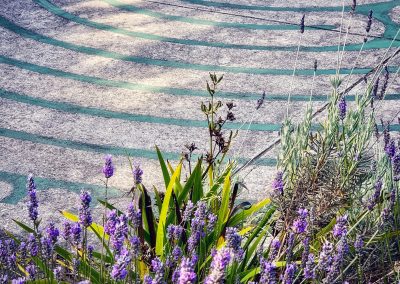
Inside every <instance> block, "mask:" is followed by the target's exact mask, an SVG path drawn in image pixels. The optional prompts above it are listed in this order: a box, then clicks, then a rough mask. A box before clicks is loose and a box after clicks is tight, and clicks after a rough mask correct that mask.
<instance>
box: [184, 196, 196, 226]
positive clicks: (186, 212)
mask: <svg viewBox="0 0 400 284" xmlns="http://www.w3.org/2000/svg"><path fill="white" fill-rule="evenodd" d="M193 210H194V204H193V202H192V201H191V200H189V201H188V202H187V203H186V207H185V210H184V211H183V214H182V220H183V221H185V222H187V221H189V220H190V218H191V217H192V214H193Z"/></svg>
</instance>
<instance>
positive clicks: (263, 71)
mask: <svg viewBox="0 0 400 284" xmlns="http://www.w3.org/2000/svg"><path fill="white" fill-rule="evenodd" d="M0 26H2V27H4V28H6V29H8V30H10V31H12V32H14V33H16V34H18V35H20V36H22V37H25V38H30V39H33V40H35V41H39V42H42V43H45V44H49V45H52V46H58V47H62V48H65V49H68V50H72V51H75V52H79V53H84V54H88V55H96V56H101V57H105V58H111V59H115V60H122V61H127V62H134V63H138V64H146V65H155V66H162V67H169V68H176V69H185V70H199V71H207V72H229V73H245V74H257V75H278V76H280V75H292V73H293V71H292V70H289V69H272V68H268V69H267V68H247V67H226V66H219V65H205V64H193V63H185V62H179V61H172V60H160V59H153V58H146V57H141V56H128V55H123V54H119V53H116V52H111V51H106V50H102V49H97V48H92V47H86V46H82V45H77V44H72V43H69V42H65V41H60V40H57V39H54V38H51V37H47V36H43V35H41V34H38V33H36V32H33V31H30V30H27V29H25V28H23V27H20V26H18V25H16V24H14V23H13V22H11V21H9V20H8V19H6V18H5V17H2V16H0ZM369 70H370V69H369V68H355V69H354V70H353V74H365V73H367V72H368V71H369ZM392 70H394V71H393V72H395V68H394V67H393V68H392ZM350 72H351V69H345V68H344V69H341V74H349V73H350ZM296 73H297V75H300V76H312V75H313V74H314V70H313V69H299V70H297V71H296ZM316 73H317V75H334V74H336V70H335V69H320V70H317V72H316Z"/></svg>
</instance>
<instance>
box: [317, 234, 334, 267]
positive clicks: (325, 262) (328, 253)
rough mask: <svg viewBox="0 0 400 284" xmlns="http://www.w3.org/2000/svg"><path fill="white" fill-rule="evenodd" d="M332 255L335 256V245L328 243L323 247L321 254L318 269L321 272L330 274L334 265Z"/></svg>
mask: <svg viewBox="0 0 400 284" xmlns="http://www.w3.org/2000/svg"><path fill="white" fill-rule="evenodd" d="M332 254H333V245H332V243H330V242H328V241H326V242H325V243H324V244H323V246H322V251H321V253H320V254H319V263H318V268H319V270H321V271H326V272H328V271H329V269H330V267H331V265H332V261H333V258H332Z"/></svg>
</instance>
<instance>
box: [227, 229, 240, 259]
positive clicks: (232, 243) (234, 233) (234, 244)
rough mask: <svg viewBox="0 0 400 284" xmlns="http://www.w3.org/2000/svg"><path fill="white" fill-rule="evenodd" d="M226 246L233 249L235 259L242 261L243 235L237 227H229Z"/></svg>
mask: <svg viewBox="0 0 400 284" xmlns="http://www.w3.org/2000/svg"><path fill="white" fill-rule="evenodd" d="M225 239H226V240H225V241H226V247H227V248H228V249H230V250H231V252H232V254H233V255H234V257H235V260H237V261H241V260H242V259H243V256H244V250H243V249H242V247H241V243H242V237H241V236H240V235H239V231H238V229H236V228H233V227H228V228H227V229H226V235H225Z"/></svg>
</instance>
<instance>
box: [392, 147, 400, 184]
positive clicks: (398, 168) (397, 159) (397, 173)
mask: <svg viewBox="0 0 400 284" xmlns="http://www.w3.org/2000/svg"><path fill="white" fill-rule="evenodd" d="M392 169H393V179H394V181H399V180H400V153H399V154H397V155H396V156H394V157H393V159H392Z"/></svg>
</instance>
